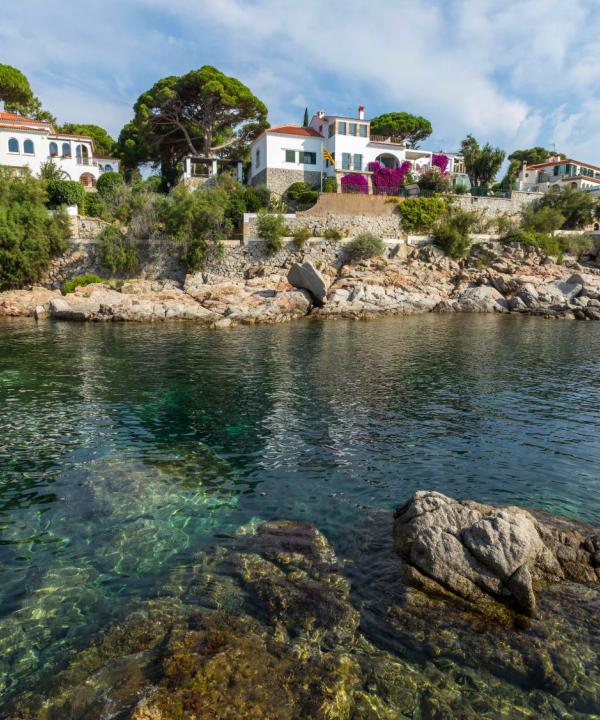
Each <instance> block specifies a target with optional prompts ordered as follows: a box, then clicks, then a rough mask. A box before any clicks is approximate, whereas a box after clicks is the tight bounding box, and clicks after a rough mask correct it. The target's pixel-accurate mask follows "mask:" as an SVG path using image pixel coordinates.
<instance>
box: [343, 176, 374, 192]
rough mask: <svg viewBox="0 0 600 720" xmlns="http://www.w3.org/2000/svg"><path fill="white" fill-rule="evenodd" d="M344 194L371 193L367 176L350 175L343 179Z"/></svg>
mask: <svg viewBox="0 0 600 720" xmlns="http://www.w3.org/2000/svg"><path fill="white" fill-rule="evenodd" d="M342 192H345V193H364V194H365V195H367V194H368V192H369V182H368V180H367V178H366V176H365V175H361V174H360V173H350V174H349V175H344V176H343V177H342Z"/></svg>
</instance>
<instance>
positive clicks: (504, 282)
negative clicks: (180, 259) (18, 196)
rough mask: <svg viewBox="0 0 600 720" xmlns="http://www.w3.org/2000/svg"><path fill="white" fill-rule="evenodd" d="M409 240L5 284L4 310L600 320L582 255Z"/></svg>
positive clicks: (146, 315)
mask: <svg viewBox="0 0 600 720" xmlns="http://www.w3.org/2000/svg"><path fill="white" fill-rule="evenodd" d="M399 248H400V246H397V247H391V248H388V250H387V251H386V253H385V255H386V256H385V257H383V258H375V259H371V260H366V261H364V262H360V263H357V264H347V263H346V264H344V263H343V260H342V259H341V257H342V255H343V253H342V250H343V246H342V245H340V246H338V252H337V254H336V253H335V252H333V250H332V248H331V247H329V246H328V247H327V248H324V250H325V249H326V250H327V252H325V253H324V255H323V259H322V260H319V259H318V258H317V257H316V256H315V255H314V254H312V255H311V254H309V253H308V252H307V253H306V254H305V255H302V253H300V252H297V253H296V254H295V255H290V253H279V254H276V255H275V256H272V257H270V258H267V257H266V256H264V257H263V256H262V255H260V254H258V255H255V254H253V252H252V249H250V250H248V251H246V249H244V252H243V253H241V251H239V249H238V248H236V249H235V262H233V263H231V264H228V261H227V259H226V258H225V259H222V260H220V261H219V263H218V264H216V265H214V266H211V267H212V269H209V270H206V271H203V272H200V273H195V274H193V275H188V276H187V277H186V278H185V280H184V282H182V283H181V282H178V281H174V280H167V281H156V280H154V281H149V280H130V281H127V282H126V283H125V284H124V285H123V286H122V287H121V288H120V289H115V288H113V287H109V286H106V285H96V286H87V287H83V288H79V289H78V290H77V291H76V292H75V293H71V294H69V295H66V296H64V297H62V296H60V295H59V293H58V291H44V290H43V289H40V288H35V289H34V290H32V291H10V292H5V293H0V315H23V316H36V317H40V318H41V317H47V316H49V317H53V318H56V319H61V320H94V321H100V320H114V321H137V322H141V321H163V320H171V319H174V320H193V321H195V322H198V323H201V324H204V325H207V326H209V327H227V326H231V325H236V324H240V323H276V322H286V321H289V320H294V319H297V318H300V317H305V316H306V315H309V314H310V316H311V317H312V318H314V319H323V318H369V317H376V316H380V315H397V314H406V313H422V312H432V311H435V312H465V313H466V312H469V313H492V312H493V313H498V312H499V313H508V312H511V313H519V314H527V315H538V316H541V317H547V318H562V319H578V320H598V319H600V269H597V268H594V267H584V266H582V265H579V264H578V263H577V262H575V261H574V260H573V259H572V258H571V259H567V260H565V264H564V265H558V264H556V263H555V262H554V261H553V260H552V259H550V258H548V257H547V256H545V255H544V254H543V253H542V252H541V251H539V250H538V249H536V248H532V247H524V246H521V245H518V244H512V245H506V244H502V243H499V242H484V243H479V244H477V245H475V246H474V247H473V250H472V254H471V256H470V257H469V258H466V259H465V260H461V261H459V262H457V261H454V260H451V259H450V258H448V257H445V256H444V255H443V253H441V251H440V250H438V249H437V248H435V247H433V246H427V247H421V248H416V249H413V250H412V251H411V253H410V255H409V256H408V257H404V253H399V252H397V251H398V249H399ZM402 249H404V250H406V246H402ZM311 252H312V251H311ZM240 253H241V254H240ZM400 255H403V257H400ZM296 261H298V262H296ZM243 262H246V263H247V264H246V265H245V266H244V267H243V268H242V265H241V263H243ZM242 270H243V271H242ZM50 300H52V301H53V302H52V303H50Z"/></svg>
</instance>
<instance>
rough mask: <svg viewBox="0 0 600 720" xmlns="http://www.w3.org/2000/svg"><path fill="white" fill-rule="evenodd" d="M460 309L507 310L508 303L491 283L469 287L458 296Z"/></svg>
mask: <svg viewBox="0 0 600 720" xmlns="http://www.w3.org/2000/svg"><path fill="white" fill-rule="evenodd" d="M457 309H458V310H462V311H464V312H506V311H507V310H508V303H507V301H506V300H505V299H504V297H503V296H502V295H501V294H500V293H499V292H498V290H496V288H493V287H491V285H478V286H475V287H470V288H467V289H466V290H465V291H464V292H462V293H461V294H460V295H459V297H458V308H457Z"/></svg>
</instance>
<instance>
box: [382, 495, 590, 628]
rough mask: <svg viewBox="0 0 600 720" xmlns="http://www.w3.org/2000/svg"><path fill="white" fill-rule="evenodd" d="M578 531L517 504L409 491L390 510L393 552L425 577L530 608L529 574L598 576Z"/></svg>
mask: <svg viewBox="0 0 600 720" xmlns="http://www.w3.org/2000/svg"><path fill="white" fill-rule="evenodd" d="M599 543H600V533H598V534H596V535H590V536H588V537H586V536H585V535H582V534H580V533H578V532H577V531H576V530H570V531H565V530H564V529H562V528H561V529H559V528H557V527H553V526H551V525H547V524H545V523H542V522H539V521H538V520H536V518H535V517H534V516H533V515H531V514H530V513H529V512H527V511H526V510H522V509H521V508H514V507H509V508H496V507H493V506H491V505H483V504H480V503H475V502H471V501H458V500H453V499H452V498H449V497H447V496H445V495H442V494H441V493H437V492H429V491H421V492H417V493H416V494H415V495H414V497H412V498H411V499H410V500H409V501H408V502H407V503H406V504H405V505H403V506H401V507H400V508H398V510H396V513H395V521H394V545H395V548H396V551H397V552H398V553H399V554H400V555H401V556H402V557H403V558H404V559H405V560H406V561H407V562H408V563H409V564H410V565H411V566H412V568H413V569H414V570H416V571H417V572H419V573H422V574H424V575H425V576H426V577H427V578H428V579H430V580H433V581H435V582H437V583H439V584H440V585H441V586H443V587H444V588H446V589H448V590H450V591H452V592H454V593H456V595H458V596H460V597H461V598H464V599H465V600H469V601H473V602H475V603H479V602H481V601H486V600H494V601H498V602H502V603H507V604H510V605H512V606H513V607H515V608H516V609H517V610H519V611H520V612H523V613H525V614H532V613H533V612H534V611H535V606H536V598H535V593H534V581H536V582H538V583H539V582H556V581H559V580H564V579H569V580H575V581H580V582H581V581H584V582H585V581H593V582H598V581H599V580H600V571H599V570H598V569H597V568H598V563H597V556H596V551H595V548H596V547H597V546H598V545H599Z"/></svg>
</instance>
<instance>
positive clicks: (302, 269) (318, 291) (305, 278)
mask: <svg viewBox="0 0 600 720" xmlns="http://www.w3.org/2000/svg"><path fill="white" fill-rule="evenodd" d="M287 279H288V282H289V283H290V284H291V285H293V286H294V287H296V288H300V289H303V290H308V292H309V293H310V294H311V295H312V296H313V297H314V299H315V301H316V303H317V305H323V304H324V303H325V301H326V299H327V284H326V282H325V278H324V277H323V275H321V273H320V272H319V271H318V270H317V268H316V267H315V266H314V265H313V264H312V263H311V262H310V261H305V262H303V263H294V264H293V265H292V267H291V268H290V270H289V272H288V274H287Z"/></svg>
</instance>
